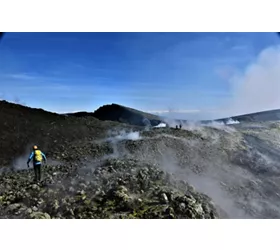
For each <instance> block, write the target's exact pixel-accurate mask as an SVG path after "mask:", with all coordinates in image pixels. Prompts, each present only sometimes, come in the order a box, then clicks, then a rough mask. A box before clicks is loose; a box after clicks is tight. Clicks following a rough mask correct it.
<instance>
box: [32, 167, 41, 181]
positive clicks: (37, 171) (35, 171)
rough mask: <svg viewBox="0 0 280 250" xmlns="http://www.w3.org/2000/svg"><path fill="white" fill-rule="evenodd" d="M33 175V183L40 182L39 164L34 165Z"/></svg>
mask: <svg viewBox="0 0 280 250" xmlns="http://www.w3.org/2000/svg"><path fill="white" fill-rule="evenodd" d="M33 167H34V174H35V178H34V180H35V181H41V164H37V165H35V164H34V166H33Z"/></svg>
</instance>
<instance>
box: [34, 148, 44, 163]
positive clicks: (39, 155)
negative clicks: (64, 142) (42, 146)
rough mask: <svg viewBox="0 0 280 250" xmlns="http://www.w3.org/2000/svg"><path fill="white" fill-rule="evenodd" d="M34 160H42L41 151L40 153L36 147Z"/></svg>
mask: <svg viewBox="0 0 280 250" xmlns="http://www.w3.org/2000/svg"><path fill="white" fill-rule="evenodd" d="M34 160H35V161H36V162H41V161H42V160H43V156H42V153H41V151H40V150H38V149H37V150H35V151H34Z"/></svg>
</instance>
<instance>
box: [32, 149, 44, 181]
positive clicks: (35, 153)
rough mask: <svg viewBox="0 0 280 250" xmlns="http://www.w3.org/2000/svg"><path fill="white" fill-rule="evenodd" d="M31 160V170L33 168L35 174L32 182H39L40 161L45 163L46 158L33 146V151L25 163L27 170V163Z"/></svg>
mask: <svg viewBox="0 0 280 250" xmlns="http://www.w3.org/2000/svg"><path fill="white" fill-rule="evenodd" d="M31 160H33V168H34V173H35V178H34V181H35V182H37V181H41V166H42V161H44V162H46V161H47V158H46V156H45V154H44V153H43V152H42V151H41V150H39V149H38V147H37V146H33V151H32V152H31V154H30V156H29V158H28V161H27V166H28V168H29V162H30V161H31Z"/></svg>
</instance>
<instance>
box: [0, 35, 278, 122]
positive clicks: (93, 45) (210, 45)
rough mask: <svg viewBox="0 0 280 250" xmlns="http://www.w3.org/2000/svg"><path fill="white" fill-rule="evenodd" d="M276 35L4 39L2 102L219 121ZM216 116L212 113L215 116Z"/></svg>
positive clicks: (0, 60) (0, 49)
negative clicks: (120, 108)
mask: <svg viewBox="0 0 280 250" xmlns="http://www.w3.org/2000/svg"><path fill="white" fill-rule="evenodd" d="M279 42H280V38H279V37H278V36H277V35H276V34H275V33H6V34H5V36H4V37H3V40H2V41H1V43H0V86H1V88H0V98H2V99H6V100H8V101H16V102H20V103H24V104H26V105H27V106H31V107H40V108H43V109H46V110H50V111H54V112H72V111H80V110H86V111H94V110H95V109H97V108H98V107H99V106H101V105H104V104H110V103H119V104H122V105H125V106H130V107H133V108H136V109H141V110H144V111H170V110H173V111H176V112H177V111H178V110H180V111H181V112H182V113H181V114H184V117H186V118H188V117H195V116H196V117H199V118H200V117H202V116H203V118H208V117H209V116H210V114H211V116H214V117H215V116H218V115H219V114H218V110H219V109H221V108H223V107H224V106H225V104H226V103H227V102H228V101H229V100H230V99H231V98H232V95H233V90H232V85H231V84H230V79H232V77H233V76H235V75H236V74H242V72H244V70H245V69H246V68H247V67H248V65H250V64H251V63H252V62H254V60H256V58H257V56H258V55H259V53H260V52H261V51H263V50H264V49H266V48H268V47H271V46H277V45H278V44H279ZM215 112H216V113H215Z"/></svg>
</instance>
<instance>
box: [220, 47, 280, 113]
mask: <svg viewBox="0 0 280 250" xmlns="http://www.w3.org/2000/svg"><path fill="white" fill-rule="evenodd" d="M230 83H231V84H232V86H233V98H232V100H231V101H230V103H229V108H228V109H227V110H226V111H225V112H226V114H223V115H227V116H229V115H230V116H233V115H241V114H247V113H253V112H259V111H265V110H271V109H279V108H280V98H279V96H280V46H276V47H270V48H267V49H265V50H263V51H262V52H261V53H260V54H259V56H258V57H257V59H256V61H255V62H254V63H253V64H251V65H249V66H248V67H247V69H246V70H245V72H244V74H243V75H241V76H234V77H232V78H231V79H230ZM223 113H224V112H223Z"/></svg>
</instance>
